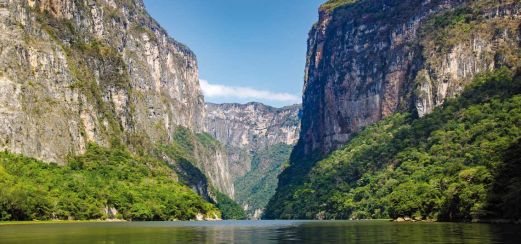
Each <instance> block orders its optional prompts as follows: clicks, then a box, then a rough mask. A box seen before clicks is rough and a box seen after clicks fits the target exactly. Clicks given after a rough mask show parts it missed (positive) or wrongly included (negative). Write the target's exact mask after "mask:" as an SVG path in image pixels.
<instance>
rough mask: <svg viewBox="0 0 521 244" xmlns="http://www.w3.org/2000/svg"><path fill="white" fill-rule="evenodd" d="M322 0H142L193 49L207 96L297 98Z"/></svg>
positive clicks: (272, 101)
mask: <svg viewBox="0 0 521 244" xmlns="http://www.w3.org/2000/svg"><path fill="white" fill-rule="evenodd" d="M324 1H325V0H145V1H144V2H145V6H146V8H147V10H148V12H149V13H150V14H151V15H152V17H154V19H156V20H157V21H158V22H159V24H160V25H161V26H162V27H163V28H165V29H166V30H167V32H168V33H169V34H170V36H171V37H173V38H174V39H176V40H177V41H179V42H181V43H184V44H186V45H187V46H188V47H189V48H190V49H192V51H194V52H195V54H196V56H197V60H198V63H199V77H200V83H201V88H202V89H203V94H204V95H205V100H206V101H207V102H213V103H225V102H226V103H227V102H237V103H246V102H250V101H256V102H262V103H265V104H268V105H272V106H275V107H281V106H285V105H291V104H295V103H300V102H301V96H302V86H303V80H304V67H305V64H306V49H307V46H306V45H307V44H306V42H307V36H308V32H309V30H310V29H311V26H312V25H313V23H315V22H316V21H317V20H318V7H319V6H320V4H321V3H322V2H324Z"/></svg>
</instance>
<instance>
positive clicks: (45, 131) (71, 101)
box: [0, 0, 234, 196]
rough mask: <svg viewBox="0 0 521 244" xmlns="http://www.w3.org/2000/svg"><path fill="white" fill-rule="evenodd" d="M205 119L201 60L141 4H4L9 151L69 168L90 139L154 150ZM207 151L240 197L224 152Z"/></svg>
mask: <svg viewBox="0 0 521 244" xmlns="http://www.w3.org/2000/svg"><path fill="white" fill-rule="evenodd" d="M204 116H205V108H204V98H203V96H202V94H201V91H200V87H199V78H198V67H197V61H196V57H195V55H194V54H193V53H192V51H190V50H189V49H188V48H187V47H186V46H184V45H182V44H180V43H178V42H176V41H175V40H173V39H172V38H170V37H169V36H168V34H167V33H166V31H165V30H163V29H162V28H161V27H160V26H159V24H158V23H157V22H155V21H154V20H153V19H152V18H151V17H150V16H149V15H148V13H147V12H146V10H145V7H144V5H143V2H142V1H141V0H52V1H51V0H2V1H0V150H7V151H10V152H14V153H19V154H24V155H26V156H30V157H35V158H37V159H41V160H44V161H47V162H58V163H61V164H63V163H65V159H66V157H67V156H68V155H78V154H82V153H83V152H84V151H85V150H86V145H87V144H88V143H95V144H98V145H101V146H105V147H110V146H113V145H115V144H118V145H125V146H127V147H129V148H130V149H132V150H133V151H134V152H140V153H150V152H151V151H153V149H154V148H155V147H157V146H158V145H161V144H170V143H173V142H174V138H173V135H174V134H175V132H176V129H177V128H178V127H179V126H183V127H186V128H188V129H189V130H191V131H194V132H201V131H202V130H203V128H204ZM199 151H202V149H199ZM199 151H197V152H194V153H201V154H200V155H198V158H197V160H196V162H197V164H198V165H197V166H198V167H199V168H200V170H202V171H203V173H204V174H205V175H206V176H208V179H209V181H210V183H211V185H213V186H215V187H216V188H218V190H220V191H222V192H224V193H226V194H227V195H230V196H233V195H234V191H233V184H232V180H231V177H230V175H229V170H227V169H226V168H225V167H226V166H227V159H226V152H225V151H224V148H222V147H215V148H213V149H212V150H210V149H209V150H208V151H205V152H199ZM205 153H206V154H205ZM197 184H202V183H201V182H200V181H198V182H197V183H196V184H195V185H193V186H192V187H194V188H197V187H198V186H197ZM204 184H206V183H204Z"/></svg>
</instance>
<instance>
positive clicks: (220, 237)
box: [0, 221, 521, 244]
mask: <svg viewBox="0 0 521 244" xmlns="http://www.w3.org/2000/svg"><path fill="white" fill-rule="evenodd" d="M288 242H294V243H521V226H520V225H493V224H464V223H392V222H389V221H217V222H120V223H64V224H28V225H3V226H0V243H2V244H4V243H37V244H39V243H154V244H156V243H288Z"/></svg>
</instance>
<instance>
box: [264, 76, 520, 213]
mask: <svg viewBox="0 0 521 244" xmlns="http://www.w3.org/2000/svg"><path fill="white" fill-rule="evenodd" d="M520 94H521V77H520V76H516V77H515V79H513V78H512V74H511V72H510V71H509V70H508V69H505V68H503V69H499V70H497V71H495V72H492V73H488V74H484V75H481V76H479V77H477V78H476V79H475V81H474V83H473V84H472V85H471V86H470V87H468V88H467V89H466V90H465V91H464V92H463V94H462V95H461V96H460V97H459V98H457V99H452V100H449V101H447V102H446V103H445V105H444V106H443V107H441V108H438V109H436V110H435V111H434V112H433V113H432V114H430V115H427V116H426V117H424V118H415V117H414V116H411V115H408V114H396V115H393V116H391V117H389V118H387V119H385V120H383V121H381V122H379V123H377V124H375V125H373V126H370V127H368V128H366V129H365V130H363V131H362V132H360V133H359V134H358V135H356V136H355V137H354V138H353V139H352V140H350V141H349V142H348V143H347V144H346V146H345V147H344V148H343V149H340V150H337V151H336V152H334V153H332V154H331V155H330V156H329V157H327V158H326V159H324V160H322V161H320V162H318V163H317V164H316V165H315V166H314V167H313V169H312V170H311V172H310V173H309V174H307V175H305V178H304V179H305V180H304V182H303V183H298V182H296V183H295V182H294V183H291V184H288V185H289V186H288V187H286V188H281V191H280V192H277V195H276V198H278V199H273V200H272V201H271V203H270V205H269V208H268V213H267V216H268V217H271V218H273V217H274V218H318V217H325V218H330V219H348V218H356V219H359V218H389V217H390V218H397V217H404V216H410V217H416V218H419V219H438V220H448V221H455V220H460V221H461V220H463V221H468V220H471V219H476V218H487V217H489V218H490V217H501V218H509V219H519V218H520V217H521V215H520V213H521V211H519V207H518V206H519V201H520V197H519V182H520V180H521V175H520V173H519V172H520V171H513V170H516V169H518V168H519V157H517V158H516V157H512V155H516V154H515V153H516V152H519V147H515V145H517V146H518V144H516V143H518V141H519V138H520V137H521V95H520ZM512 147H513V149H511V150H510V151H509V150H508V149H509V148H512ZM516 150H517V151H516ZM502 175H506V176H507V177H503V176H502ZM491 189H497V190H494V191H493V192H491ZM494 192H496V193H494Z"/></svg>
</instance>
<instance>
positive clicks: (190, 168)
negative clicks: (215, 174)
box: [160, 126, 245, 219]
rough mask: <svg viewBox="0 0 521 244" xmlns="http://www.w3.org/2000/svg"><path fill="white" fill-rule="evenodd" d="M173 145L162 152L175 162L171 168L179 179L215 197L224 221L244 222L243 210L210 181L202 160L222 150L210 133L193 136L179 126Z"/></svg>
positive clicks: (194, 134)
mask: <svg viewBox="0 0 521 244" xmlns="http://www.w3.org/2000/svg"><path fill="white" fill-rule="evenodd" d="M172 137H173V142H172V143H171V144H169V145H164V146H162V147H161V149H160V151H161V152H162V153H164V154H166V155H167V156H168V157H169V158H171V159H172V160H174V161H175V163H173V164H171V167H172V168H173V169H174V170H175V172H176V174H177V175H178V176H179V180H180V181H181V182H182V183H183V184H185V185H189V186H196V188H198V189H197V190H198V191H200V192H199V194H200V195H204V196H210V195H215V198H216V199H211V198H208V199H206V200H208V201H210V202H216V206H217V208H218V209H219V210H220V211H221V212H222V218H223V219H244V218H245V213H244V210H243V209H242V208H241V207H240V206H239V205H238V204H237V203H236V202H234V201H233V200H232V199H230V198H229V197H228V196H226V195H225V194H223V193H221V192H219V191H218V190H216V189H214V188H213V187H212V186H211V185H210V183H209V182H208V180H207V176H206V175H205V173H204V168H203V165H202V162H201V160H202V159H201V158H202V157H204V156H205V155H210V154H212V153H215V151H216V150H221V149H222V148H220V147H221V144H220V143H219V142H218V141H217V140H215V139H214V138H213V137H212V136H211V135H209V134H207V133H194V132H192V131H191V130H189V129H188V128H186V127H182V126H179V127H178V128H176V130H175V131H174V134H173V135H172Z"/></svg>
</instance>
